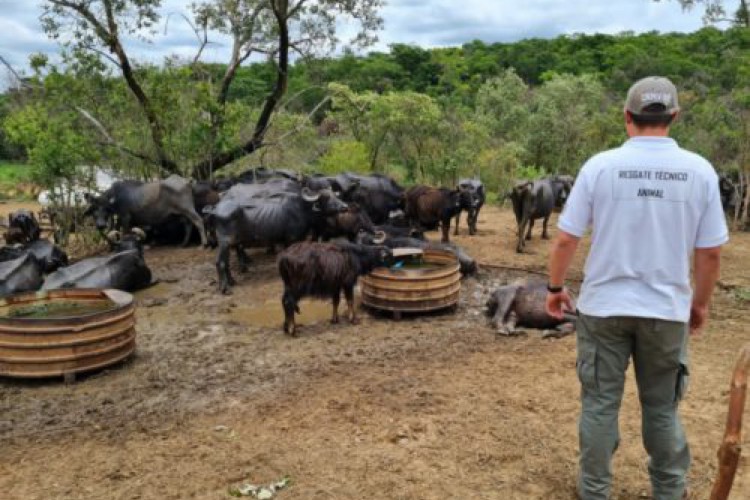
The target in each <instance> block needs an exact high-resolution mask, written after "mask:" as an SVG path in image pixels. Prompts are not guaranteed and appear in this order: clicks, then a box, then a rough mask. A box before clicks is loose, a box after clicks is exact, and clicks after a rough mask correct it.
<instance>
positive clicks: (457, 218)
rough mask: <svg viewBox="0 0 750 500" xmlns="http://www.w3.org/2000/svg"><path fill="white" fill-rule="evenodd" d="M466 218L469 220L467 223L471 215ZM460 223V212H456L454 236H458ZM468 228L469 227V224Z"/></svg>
mask: <svg viewBox="0 0 750 500" xmlns="http://www.w3.org/2000/svg"><path fill="white" fill-rule="evenodd" d="M467 217H468V218H469V221H471V213H469V214H468V215H467ZM460 222H461V212H458V213H457V214H456V229H454V230H453V235H454V236H458V225H459V223H460ZM469 226H470V227H471V222H469Z"/></svg>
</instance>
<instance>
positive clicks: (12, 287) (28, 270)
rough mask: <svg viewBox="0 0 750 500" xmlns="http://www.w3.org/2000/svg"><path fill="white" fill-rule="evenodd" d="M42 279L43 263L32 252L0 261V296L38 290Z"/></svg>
mask: <svg viewBox="0 0 750 500" xmlns="http://www.w3.org/2000/svg"><path fill="white" fill-rule="evenodd" d="M43 281H44V264H43V263H42V262H40V261H39V260H38V259H37V258H36V257H35V256H34V254H33V253H31V252H24V253H23V254H22V255H21V256H20V257H17V258H15V259H13V260H9V261H6V262H0V297H7V296H8V295H13V294H15V293H21V292H32V291H34V290H38V289H39V287H40V286H42V282H43Z"/></svg>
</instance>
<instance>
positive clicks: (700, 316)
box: [690, 303, 708, 337]
mask: <svg viewBox="0 0 750 500" xmlns="http://www.w3.org/2000/svg"><path fill="white" fill-rule="evenodd" d="M707 319H708V306H707V305H705V306H704V305H699V304H695V303H693V304H692V305H691V306H690V335H692V336H694V337H699V336H700V334H701V330H702V329H703V327H704V326H705V324H706V320H707Z"/></svg>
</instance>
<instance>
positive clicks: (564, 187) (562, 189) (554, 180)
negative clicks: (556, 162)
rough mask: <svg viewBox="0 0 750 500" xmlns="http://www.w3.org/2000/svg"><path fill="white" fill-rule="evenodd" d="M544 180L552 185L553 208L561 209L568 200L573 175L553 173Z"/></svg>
mask: <svg viewBox="0 0 750 500" xmlns="http://www.w3.org/2000/svg"><path fill="white" fill-rule="evenodd" d="M546 180H548V181H549V182H550V185H551V186H552V196H553V197H554V198H555V208H557V209H561V208H562V207H563V206H564V205H565V202H566V201H568V196H570V191H572V189H573V182H574V179H573V176H570V175H553V176H551V177H547V178H546Z"/></svg>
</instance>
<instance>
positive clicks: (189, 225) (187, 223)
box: [182, 218, 193, 247]
mask: <svg viewBox="0 0 750 500" xmlns="http://www.w3.org/2000/svg"><path fill="white" fill-rule="evenodd" d="M183 224H184V225H185V237H184V238H183V239H182V246H183V247H186V246H188V245H189V244H190V237H191V236H192V235H193V223H192V222H190V220H189V219H187V218H183Z"/></svg>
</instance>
